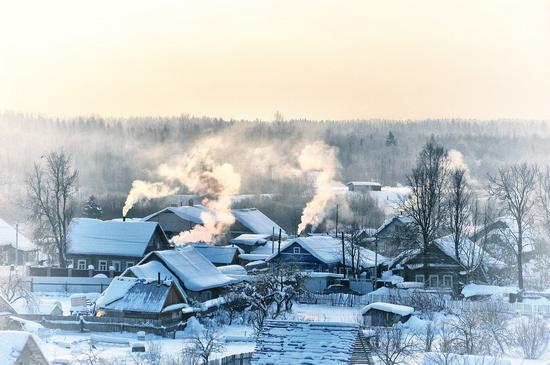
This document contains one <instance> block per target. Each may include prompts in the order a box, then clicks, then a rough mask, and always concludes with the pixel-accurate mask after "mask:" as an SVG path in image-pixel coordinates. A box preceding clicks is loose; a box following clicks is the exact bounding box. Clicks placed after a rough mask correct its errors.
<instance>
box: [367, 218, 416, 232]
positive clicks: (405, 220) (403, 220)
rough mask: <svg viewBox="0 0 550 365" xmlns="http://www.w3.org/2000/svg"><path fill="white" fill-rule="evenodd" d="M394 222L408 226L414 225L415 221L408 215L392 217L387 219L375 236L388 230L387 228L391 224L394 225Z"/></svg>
mask: <svg viewBox="0 0 550 365" xmlns="http://www.w3.org/2000/svg"><path fill="white" fill-rule="evenodd" d="M394 222H398V223H401V224H404V225H406V224H411V223H413V219H412V218H411V217H409V216H408V215H403V214H397V215H394V216H393V217H390V218H388V219H386V220H385V221H384V223H382V225H381V226H380V227H379V228H378V229H377V230H376V233H375V234H374V235H377V234H379V233H380V232H382V231H383V230H384V229H386V227H388V226H389V225H390V224H392V223H394Z"/></svg>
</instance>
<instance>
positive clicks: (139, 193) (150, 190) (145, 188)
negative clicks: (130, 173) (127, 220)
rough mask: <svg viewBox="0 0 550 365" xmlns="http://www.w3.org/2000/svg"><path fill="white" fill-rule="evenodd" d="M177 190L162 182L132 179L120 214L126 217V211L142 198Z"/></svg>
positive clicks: (156, 196)
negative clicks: (130, 187)
mask: <svg viewBox="0 0 550 365" xmlns="http://www.w3.org/2000/svg"><path fill="white" fill-rule="evenodd" d="M177 191H178V189H177V188H176V189H174V188H171V187H169V186H168V185H166V184H164V183H162V182H153V183H151V182H147V181H143V180H134V182H133V183H132V189H130V192H129V193H128V197H127V198H126V202H125V203H124V207H123V208H122V216H123V217H126V215H127V214H128V211H129V210H130V209H132V207H133V206H134V205H135V204H136V203H137V202H138V201H140V200H142V199H154V198H162V197H164V196H167V195H172V194H175V193H176V192H177Z"/></svg>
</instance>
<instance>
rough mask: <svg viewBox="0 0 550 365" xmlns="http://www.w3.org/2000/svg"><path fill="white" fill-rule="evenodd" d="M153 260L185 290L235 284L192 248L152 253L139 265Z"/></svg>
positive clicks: (198, 289)
mask: <svg viewBox="0 0 550 365" xmlns="http://www.w3.org/2000/svg"><path fill="white" fill-rule="evenodd" d="M153 260H156V261H159V262H161V263H162V264H163V265H164V266H166V268H167V269H168V270H170V271H171V272H172V273H173V274H174V275H175V276H176V277H177V278H178V279H179V280H180V282H181V283H182V284H183V286H184V287H185V289H189V290H192V291H202V290H207V289H211V288H219V287H223V286H226V285H229V284H232V283H234V282H236V281H235V279H232V278H230V277H228V276H226V275H224V274H222V272H221V271H220V270H218V268H216V267H215V266H214V265H213V264H212V263H211V262H210V261H208V259H207V258H206V257H204V256H203V255H201V254H200V253H199V251H198V250H196V249H195V248H193V246H186V247H181V248H177V249H174V250H166V251H153V252H151V253H149V254H148V255H147V256H145V257H144V258H143V260H141V262H140V265H141V264H144V263H147V262H150V261H153Z"/></svg>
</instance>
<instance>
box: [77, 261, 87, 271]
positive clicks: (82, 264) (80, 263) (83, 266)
mask: <svg viewBox="0 0 550 365" xmlns="http://www.w3.org/2000/svg"><path fill="white" fill-rule="evenodd" d="M78 269H79V270H86V260H78Z"/></svg>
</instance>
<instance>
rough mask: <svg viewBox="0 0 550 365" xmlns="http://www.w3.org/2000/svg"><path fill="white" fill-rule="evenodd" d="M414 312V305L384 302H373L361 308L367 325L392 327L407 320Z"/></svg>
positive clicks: (364, 322)
mask: <svg viewBox="0 0 550 365" xmlns="http://www.w3.org/2000/svg"><path fill="white" fill-rule="evenodd" d="M413 312H414V308H413V307H409V306H406V305H399V304H391V303H384V302H375V303H371V304H369V305H367V306H365V307H364V308H363V309H362V310H361V314H362V315H363V324H364V325H365V327H391V326H393V325H394V324H396V323H398V322H406V321H407V320H408V319H409V318H410V316H411V314H412V313H413Z"/></svg>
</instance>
